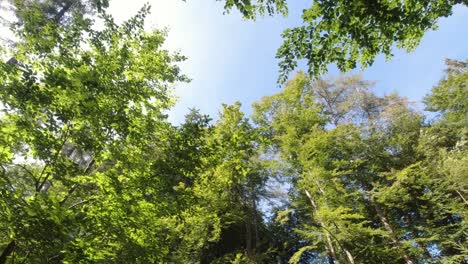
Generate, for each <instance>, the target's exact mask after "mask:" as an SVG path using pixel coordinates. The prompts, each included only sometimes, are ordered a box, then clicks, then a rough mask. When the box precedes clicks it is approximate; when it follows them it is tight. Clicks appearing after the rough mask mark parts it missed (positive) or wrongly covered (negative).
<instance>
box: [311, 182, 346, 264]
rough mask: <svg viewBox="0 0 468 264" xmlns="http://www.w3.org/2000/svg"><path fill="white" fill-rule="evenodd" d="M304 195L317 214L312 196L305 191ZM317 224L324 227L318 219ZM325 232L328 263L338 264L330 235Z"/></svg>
mask: <svg viewBox="0 0 468 264" xmlns="http://www.w3.org/2000/svg"><path fill="white" fill-rule="evenodd" d="M305 194H306V195H307V198H309V201H310V204H312V207H313V208H314V211H315V212H317V210H318V207H317V204H316V203H315V201H314V199H313V198H312V195H311V194H310V192H309V191H308V190H305ZM318 222H319V224H320V226H324V225H323V222H322V221H321V220H319V219H318ZM325 232H326V235H325V237H326V239H327V243H326V248H327V252H328V258H329V260H330V263H332V264H333V263H335V264H339V263H340V262H339V260H338V259H337V258H336V253H335V248H334V246H333V243H332V240H331V237H330V234H329V233H328V231H325Z"/></svg>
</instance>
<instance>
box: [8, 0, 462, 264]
mask: <svg viewBox="0 0 468 264" xmlns="http://www.w3.org/2000/svg"><path fill="white" fill-rule="evenodd" d="M443 2H444V1H442V2H440V1H439V2H438V3H439V4H443ZM12 3H13V7H16V9H14V10H15V12H16V15H17V17H18V21H17V23H16V24H15V25H14V27H13V29H14V32H15V34H16V37H17V40H16V42H15V44H14V45H12V46H10V47H8V46H6V45H5V46H3V47H2V49H1V52H2V60H1V62H0V100H1V113H0V130H1V133H0V263H1V264H3V263H407V264H409V263H464V262H467V261H468V259H467V256H468V241H467V239H468V236H467V232H468V230H467V227H468V226H467V224H466V219H467V217H468V211H467V206H468V201H467V197H466V195H467V194H466V190H467V188H468V186H467V185H468V178H467V172H468V159H467V157H468V153H467V152H468V148H467V147H468V145H467V143H468V141H467V136H468V129H467V128H468V123H467V122H468V105H467V102H468V61H456V60H447V70H446V75H445V76H444V77H443V78H442V79H441V81H440V82H439V83H438V84H437V85H436V86H434V88H433V89H432V92H431V93H430V94H429V95H427V97H426V98H425V99H424V102H425V104H426V107H427V109H426V110H428V111H432V112H434V113H435V116H436V117H434V118H432V119H429V118H426V117H425V116H424V115H423V113H421V112H419V111H416V110H415V109H413V108H412V106H411V104H410V103H409V102H408V101H407V100H406V99H405V98H403V97H401V96H399V95H397V94H388V95H384V96H378V95H376V93H374V92H373V90H372V88H373V86H374V85H375V84H374V83H372V82H369V81H366V80H363V79H362V78H361V77H360V76H341V77H338V78H329V79H323V78H318V79H311V78H309V77H308V75H306V74H304V73H302V72H299V73H298V74H297V75H296V76H295V77H293V78H292V79H290V80H289V81H288V83H287V85H286V87H285V88H284V90H282V91H280V92H279V93H277V94H275V95H272V96H267V97H264V98H262V99H261V100H260V101H258V102H257V103H255V104H254V113H253V115H252V118H251V119H250V118H249V117H247V116H245V115H244V113H242V111H241V110H240V106H241V105H240V103H235V104H233V105H223V106H222V111H221V113H220V116H219V118H218V119H217V121H214V122H213V121H212V120H211V118H210V117H208V116H206V115H203V114H201V113H199V111H197V110H191V111H190V112H189V113H188V114H187V115H186V119H185V122H183V123H182V124H180V125H178V126H175V125H173V124H171V123H170V122H169V121H168V119H167V114H166V112H167V110H168V109H169V108H170V107H171V106H172V105H173V102H174V100H173V98H172V96H171V87H172V86H173V85H174V84H176V83H177V82H184V81H188V79H187V77H185V76H184V75H183V74H182V73H181V72H180V70H179V68H178V66H177V63H178V62H180V61H182V60H184V59H185V58H184V57H183V56H181V55H180V54H177V53H175V54H173V53H170V52H169V51H167V50H165V49H163V48H162V45H163V42H164V39H165V34H166V33H165V32H164V31H160V30H153V31H150V32H147V31H145V30H144V20H145V17H146V16H147V14H148V12H149V7H148V6H145V7H143V8H142V9H141V11H140V12H139V13H138V14H136V15H135V16H134V17H132V18H131V19H129V20H128V21H126V22H124V23H123V24H121V25H118V24H116V23H115V22H114V20H113V18H112V17H111V16H110V15H108V14H106V12H105V8H104V7H106V6H107V1H79V2H75V3H74V4H72V2H71V1H66V0H64V1H49V2H48V1H42V2H41V1H37V2H34V1H12ZM246 3H247V4H248V3H250V2H248V1H247V2H245V1H244V2H242V3H241V2H240V1H227V3H226V7H227V8H231V7H235V6H236V7H238V8H239V6H240V5H242V6H248V5H247V4H246ZM316 3H318V4H320V3H322V2H320V1H319V2H316ZM275 4H278V6H275ZM316 5H317V4H314V6H316ZM396 5H397V6H398V5H399V4H396ZM245 8H247V7H245ZM255 8H256V9H253V10H251V9H245V10H244V11H243V12H245V15H246V16H248V15H249V14H254V13H255V12H269V13H272V12H275V8H278V9H279V10H284V8H285V7H284V6H283V5H282V1H257V6H256V7H255ZM315 8H317V7H315ZM257 9H258V10H257ZM262 10H263V11H262ZM327 10H328V9H327ZM330 10H332V9H330ZM241 11H242V10H241ZM350 11H352V10H350ZM252 12H253V13H252ZM94 14H97V15H98V16H93V15H94ZM97 22H99V23H100V24H101V25H102V26H99V27H96V24H97ZM418 23H419V22H418ZM418 32H419V31H418ZM421 32H422V31H421Z"/></svg>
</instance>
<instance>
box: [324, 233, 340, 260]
mask: <svg viewBox="0 0 468 264" xmlns="http://www.w3.org/2000/svg"><path fill="white" fill-rule="evenodd" d="M326 238H327V244H328V247H329V255H330V256H331V257H332V258H333V260H334V262H333V263H336V264H340V261H339V260H338V258H337V257H336V253H335V248H334V247H333V242H332V240H331V237H330V233H328V232H327V234H326Z"/></svg>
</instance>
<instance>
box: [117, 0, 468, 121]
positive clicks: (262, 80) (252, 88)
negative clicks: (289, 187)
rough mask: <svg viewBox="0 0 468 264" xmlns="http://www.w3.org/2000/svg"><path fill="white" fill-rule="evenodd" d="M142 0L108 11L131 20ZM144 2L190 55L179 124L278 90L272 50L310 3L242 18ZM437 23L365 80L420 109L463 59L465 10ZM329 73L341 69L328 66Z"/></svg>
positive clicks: (153, 19)
mask: <svg viewBox="0 0 468 264" xmlns="http://www.w3.org/2000/svg"><path fill="white" fill-rule="evenodd" d="M145 2H147V1H143V0H138V1H132V4H131V5H130V6H129V1H123V0H113V1H111V13H112V14H114V15H115V16H116V17H117V18H118V19H124V18H128V17H129V16H130V15H132V14H134V13H135V12H136V11H137V10H138V8H139V7H141V6H142V5H143V3H145ZM149 2H150V3H151V5H152V10H153V12H152V14H151V16H150V18H149V26H156V27H168V28H169V36H168V40H167V43H166V48H168V49H169V50H173V51H175V50H179V51H181V53H182V54H184V55H186V56H187V57H188V60H187V61H186V62H184V63H182V64H181V67H182V69H183V71H184V72H185V73H186V74H188V75H189V76H190V77H191V78H192V82H190V83H188V84H178V85H177V86H176V87H175V94H176V95H177V96H178V97H179V99H178V103H177V105H176V107H175V108H174V109H173V110H172V111H171V112H170V119H171V121H172V122H174V123H179V122H181V121H182V120H183V119H184V115H185V114H186V113H187V111H188V108H190V107H195V108H199V109H200V110H201V111H202V113H205V114H209V115H210V116H212V117H214V118H216V117H217V115H218V111H219V109H220V108H221V104H222V103H228V104H230V103H233V102H235V101H240V102H241V103H242V105H243V110H244V111H245V112H247V113H248V114H249V113H250V112H251V107H250V106H251V104H252V103H253V102H254V101H256V100H258V99H259V98H261V97H262V96H264V95H271V94H274V93H277V92H279V91H280V88H278V86H277V84H276V78H277V76H278V67H277V63H278V61H277V60H276V59H275V53H276V49H277V48H278V47H279V46H280V44H281V42H282V40H281V37H280V34H281V32H282V31H283V30H284V29H285V28H288V27H291V26H295V25H299V24H300V23H301V20H300V15H301V13H302V9H303V8H305V7H307V6H308V5H310V2H311V1H310V0H294V1H289V2H290V6H289V7H290V13H289V16H288V17H287V18H284V17H282V16H275V17H264V18H259V19H258V20H257V21H245V20H243V19H242V18H241V16H240V15H239V14H238V13H237V12H233V13H231V14H223V6H222V3H221V2H215V1H214V0H187V2H185V3H184V2H183V1H181V0H152V1H149ZM438 24H439V29H438V30H437V31H431V32H428V33H427V34H426V35H425V36H424V38H423V40H422V42H421V44H420V46H419V47H418V48H417V49H416V50H415V51H414V52H412V53H409V54H408V53H406V52H404V51H399V50H395V52H394V54H395V56H394V57H393V59H392V60H391V61H385V59H384V58H383V57H379V58H378V59H377V60H376V62H375V63H374V65H373V66H372V67H370V68H368V69H367V70H365V71H364V72H363V75H364V77H365V78H366V79H368V80H374V81H377V85H376V90H377V91H378V93H382V94H383V93H388V92H392V91H397V92H398V93H399V94H401V95H404V96H407V97H409V99H410V100H411V101H413V102H416V105H417V106H418V107H419V108H420V109H421V108H422V107H421V105H420V104H419V103H420V101H421V99H422V97H423V96H424V95H425V94H427V93H428V92H429V90H430V89H431V87H432V86H433V85H434V84H436V83H437V81H438V80H439V79H440V77H441V76H442V74H443V69H444V59H445V58H453V59H466V58H468V8H467V7H463V6H457V7H455V10H454V14H453V15H452V16H451V17H449V18H443V19H440V21H439V23H438ZM332 68H333V67H332ZM330 73H331V74H333V75H337V74H339V73H338V72H337V71H336V70H333V69H332V70H331V71H330Z"/></svg>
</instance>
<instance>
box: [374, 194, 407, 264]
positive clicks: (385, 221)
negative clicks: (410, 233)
mask: <svg viewBox="0 0 468 264" xmlns="http://www.w3.org/2000/svg"><path fill="white" fill-rule="evenodd" d="M371 202H372V203H373V205H374V208H375V211H376V212H377V215H378V216H379V219H380V222H382V224H383V226H384V228H385V230H387V232H388V233H390V240H391V241H392V243H393V244H394V245H395V246H396V247H397V248H398V250H399V251H400V252H401V253H402V254H403V255H402V257H403V259H404V260H405V263H406V264H413V263H414V262H413V261H412V260H411V258H410V257H409V256H408V255H407V254H406V253H405V251H404V249H403V248H402V246H401V243H400V240H399V239H398V238H397V236H396V234H395V231H394V230H393V228H392V226H391V225H390V223H389V222H388V219H387V216H386V215H385V213H384V212H383V211H382V209H380V207H379V206H378V205H377V204H376V203H374V202H373V201H372V200H371Z"/></svg>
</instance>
